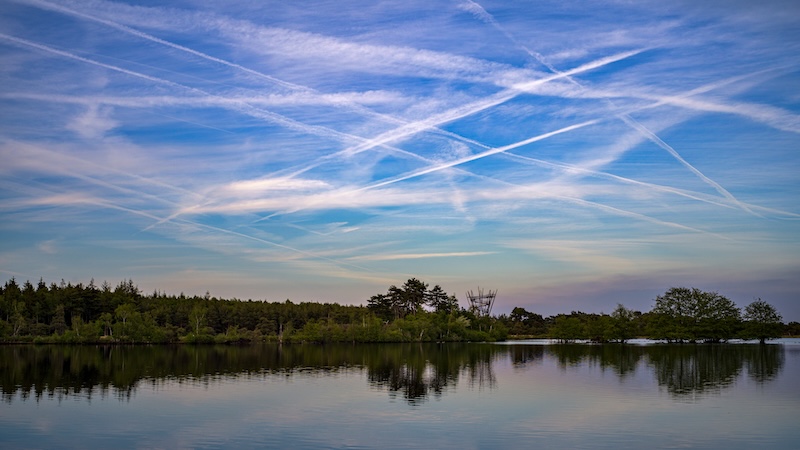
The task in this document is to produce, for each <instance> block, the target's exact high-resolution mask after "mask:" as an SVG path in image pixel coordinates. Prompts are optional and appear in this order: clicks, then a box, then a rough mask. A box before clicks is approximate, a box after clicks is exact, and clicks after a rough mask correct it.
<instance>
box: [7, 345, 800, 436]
mask: <svg viewBox="0 0 800 450" xmlns="http://www.w3.org/2000/svg"><path fill="white" fill-rule="evenodd" d="M0 361H2V366H0V377H1V379H0V394H2V398H3V404H2V406H0V445H2V447H3V448H87V447H112V446H113V447H116V448H242V447H247V448H256V447H257V448H287V447H291V448H498V447H501V448H532V447H536V448H675V447H680V448H720V449H722V448H724V449H731V448H742V449H749V448H754V447H759V448H792V447H794V446H796V445H797V442H799V441H800V430H798V428H800V427H798V426H797V418H798V415H799V413H800V379H798V375H800V340H781V341H780V343H777V344H770V345H766V346H759V345H756V344H728V345H626V346H621V345H603V346H599V345H547V344H546V343H544V342H515V343H510V344H447V345H435V344H396V345H395V344H375V345H335V346H330V345H326V346H316V345H292V346H287V345H284V346H279V345H255V346H243V347H237V346H152V347H148V346H129V347H125V346H110V347H93V346H4V347H0Z"/></svg>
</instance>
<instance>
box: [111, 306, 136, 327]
mask: <svg viewBox="0 0 800 450" xmlns="http://www.w3.org/2000/svg"><path fill="white" fill-rule="evenodd" d="M136 313H137V311H136V307H135V306H133V305H132V304H130V303H124V304H122V305H119V306H118V307H117V309H116V310H115V311H114V314H115V315H116V316H117V318H118V319H119V320H121V321H122V333H120V334H121V335H125V326H126V325H127V324H128V320H130V319H131V317H133V315H134V314H136Z"/></svg>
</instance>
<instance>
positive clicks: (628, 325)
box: [610, 304, 636, 344]
mask: <svg viewBox="0 0 800 450" xmlns="http://www.w3.org/2000/svg"><path fill="white" fill-rule="evenodd" d="M635 319H636V313H634V312H633V311H631V310H630V309H628V308H626V307H624V306H622V305H621V304H617V307H616V309H614V312H612V313H611V332H610V336H611V339H613V340H615V341H619V342H622V343H623V344H624V343H625V342H626V341H627V340H629V339H633V338H634V337H635V336H636V334H635V333H636V324H635V322H634V321H635Z"/></svg>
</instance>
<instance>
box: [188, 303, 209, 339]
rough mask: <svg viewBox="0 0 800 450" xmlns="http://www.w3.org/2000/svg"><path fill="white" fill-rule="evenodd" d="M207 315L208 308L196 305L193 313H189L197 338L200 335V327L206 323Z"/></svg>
mask: <svg viewBox="0 0 800 450" xmlns="http://www.w3.org/2000/svg"><path fill="white" fill-rule="evenodd" d="M206 314H208V308H206V307H205V306H201V305H195V306H194V308H192V312H190V313H189V321H190V322H191V325H192V326H193V327H194V334H195V336H199V335H200V325H203V324H204V323H205V320H206Z"/></svg>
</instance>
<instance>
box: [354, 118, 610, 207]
mask: <svg viewBox="0 0 800 450" xmlns="http://www.w3.org/2000/svg"><path fill="white" fill-rule="evenodd" d="M597 122H599V120H589V121H586V122H582V123H578V124H575V125H570V126H567V127H563V128H559V129H558V130H555V131H550V132H548V133H543V134H540V135H537V136H534V137H532V138H529V139H525V140H523V141H519V142H515V143H513V144H509V145H505V146H503V147H496V148H493V149H490V150H486V151H484V152H481V153H477V154H475V155H470V156H465V157H463V158H459V159H456V160H453V161H448V162H446V163H442V164H438V165H436V166H432V167H427V168H424V169H421V170H417V171H414V172H411V173H408V174H405V175H401V176H399V177H395V178H391V179H389V180H384V181H381V182H379V183H375V184H371V185H369V186H364V187H362V188H359V189H356V190H355V191H356V192H359V191H366V190H369V189H375V188H379V187H383V186H387V185H390V184H394V183H397V182H400V181H404V180H408V179H411V178H416V177H419V176H422V175H426V174H429V173H433V172H438V171H440V170H443V169H448V168H450V167H454V166H458V165H461V164H465V163H468V162H470V161H475V160H478V159H482V158H486V157H487V156H491V155H496V154H498V153H503V152H507V151H509V150H513V149H515V148H518V147H522V146H525V145H528V144H532V143H534V142H538V141H541V140H544V139H547V138H549V137H552V136H556V135H559V134H563V133H567V132H570V131H573V130H577V129H580V128H583V127H587V126H589V125H594V124H596V123H597Z"/></svg>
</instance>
